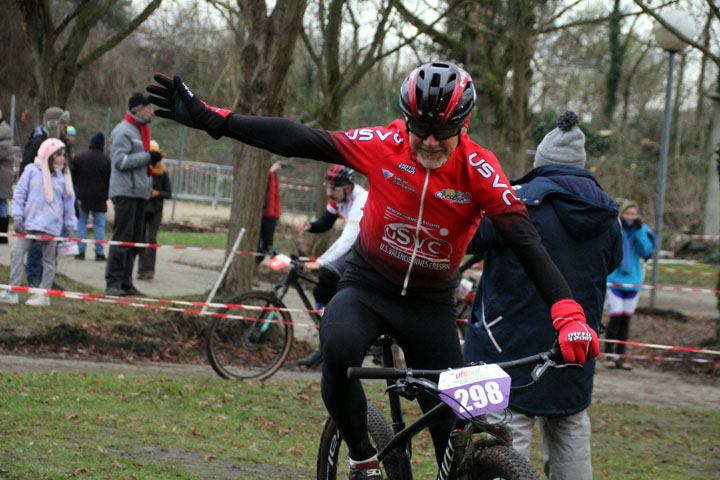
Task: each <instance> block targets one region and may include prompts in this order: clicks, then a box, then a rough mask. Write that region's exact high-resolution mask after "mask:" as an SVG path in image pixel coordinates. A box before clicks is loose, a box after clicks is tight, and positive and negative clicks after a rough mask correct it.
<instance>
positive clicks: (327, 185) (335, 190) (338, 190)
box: [324, 183, 347, 192]
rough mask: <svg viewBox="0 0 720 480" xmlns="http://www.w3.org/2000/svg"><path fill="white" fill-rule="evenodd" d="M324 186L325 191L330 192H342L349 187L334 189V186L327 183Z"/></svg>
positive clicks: (343, 186)
mask: <svg viewBox="0 0 720 480" xmlns="http://www.w3.org/2000/svg"><path fill="white" fill-rule="evenodd" d="M324 185H325V190H329V191H331V192H341V191H342V190H343V189H344V188H345V187H347V185H342V186H339V187H334V186H332V185H329V184H327V183H325V184H324Z"/></svg>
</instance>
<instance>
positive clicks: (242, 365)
mask: <svg viewBox="0 0 720 480" xmlns="http://www.w3.org/2000/svg"><path fill="white" fill-rule="evenodd" d="M224 303H226V304H240V305H247V306H256V307H276V308H285V305H283V304H282V302H280V301H278V300H277V299H276V298H275V296H274V295H273V294H271V293H268V292H244V293H241V294H238V295H236V296H234V297H232V298H230V299H228V300H226V301H225V302H224ZM219 313H227V314H228V315H232V316H242V317H248V319H240V318H223V317H215V319H214V320H213V322H212V325H211V326H210V328H209V329H208V332H207V337H206V342H205V347H206V352H207V356H208V360H209V361H210V365H212V367H213V369H214V370H215V372H217V374H218V375H220V376H221V377H222V378H226V379H234V380H247V379H255V380H265V379H266V378H268V377H270V376H271V375H273V374H274V373H275V372H277V371H278V370H279V369H280V367H282V365H283V363H284V362H285V359H286V358H287V356H288V354H289V353H290V348H291V347H292V340H293V327H292V318H291V317H290V314H289V313H288V312H285V311H276V310H262V309H251V308H247V309H244V308H238V309H236V308H232V309H228V308H226V309H223V310H220V312H219Z"/></svg>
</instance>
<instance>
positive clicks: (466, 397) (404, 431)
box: [317, 336, 570, 480]
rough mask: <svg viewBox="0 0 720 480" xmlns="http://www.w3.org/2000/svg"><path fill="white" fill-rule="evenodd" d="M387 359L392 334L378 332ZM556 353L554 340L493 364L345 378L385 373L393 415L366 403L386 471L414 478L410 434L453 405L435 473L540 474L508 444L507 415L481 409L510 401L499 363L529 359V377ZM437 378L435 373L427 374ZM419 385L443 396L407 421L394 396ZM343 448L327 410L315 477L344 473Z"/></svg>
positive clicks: (493, 479)
mask: <svg viewBox="0 0 720 480" xmlns="http://www.w3.org/2000/svg"><path fill="white" fill-rule="evenodd" d="M379 342H380V344H381V345H382V348H383V356H384V359H385V364H386V365H394V363H393V362H394V358H393V353H392V348H391V347H392V344H393V342H394V341H393V339H392V338H390V337H388V336H383V337H381V338H380V340H379ZM561 358H562V355H561V354H560V349H559V348H553V349H551V350H548V351H547V352H542V353H539V354H536V355H532V356H529V357H525V358H521V359H518V360H514V361H509V362H502V363H498V364H491V365H484V364H483V365H470V366H466V367H463V368H459V369H448V370H413V369H399V368H392V367H385V368H359V367H351V368H349V369H348V377H349V378H358V379H385V380H386V381H387V388H386V390H385V392H386V393H387V395H388V402H389V406H390V412H391V417H392V425H393V428H392V429H391V428H390V426H389V425H388V423H387V421H386V420H385V418H384V417H383V415H382V414H381V413H380V412H379V411H378V409H377V408H375V407H374V406H373V405H372V404H370V403H368V430H369V433H370V438H371V440H372V442H373V443H374V444H375V447H376V448H377V450H378V460H379V461H380V463H381V464H382V465H383V468H384V471H385V473H384V475H385V477H384V478H387V479H390V480H412V478H413V473H412V468H411V460H412V439H413V437H414V436H416V435H417V434H418V433H420V432H421V431H422V430H424V429H426V428H427V427H428V426H430V425H432V424H433V423H436V422H437V421H440V420H445V419H446V418H448V415H449V414H450V412H451V411H452V412H454V414H455V420H454V422H455V423H454V425H453V428H452V433H451V434H450V439H449V440H448V444H447V447H446V449H445V456H444V460H443V463H442V465H441V467H440V468H439V471H438V473H437V477H436V478H437V479H438V480H446V479H458V480H539V478H540V477H539V476H538V474H537V473H536V472H535V470H534V469H533V467H532V466H531V465H530V463H529V462H528V461H527V460H526V459H525V458H524V457H523V456H521V455H520V454H519V453H517V452H516V451H515V450H513V449H512V434H511V433H510V429H509V428H508V427H507V426H506V424H505V423H506V422H498V423H491V422H489V421H488V420H487V418H486V415H485V414H486V413H489V412H490V411H496V410H501V409H504V408H505V407H506V406H507V403H508V395H509V390H510V377H509V376H508V375H507V373H505V372H504V370H509V369H513V368H518V367H523V366H527V365H535V368H534V369H533V371H532V379H533V381H534V382H537V381H538V380H539V379H540V377H542V376H543V375H544V374H545V373H546V372H547V371H548V370H550V369H553V368H565V367H568V366H570V365H559V364H557V363H556V361H558V360H560V359H561ZM433 380H435V381H433ZM421 392H425V393H428V394H431V395H433V396H436V397H438V398H440V399H441V400H442V401H443V403H439V404H438V405H437V406H436V407H434V408H433V409H431V410H430V411H428V412H427V413H426V414H424V415H423V416H421V417H420V418H419V419H418V420H416V421H415V422H413V423H412V424H410V425H408V426H406V425H405V422H404V420H403V414H402V409H401V403H400V397H403V398H406V399H409V400H414V399H415V398H417V396H418V395H419V394H420V393H421ZM347 458H348V454H347V448H346V447H344V445H343V441H342V437H341V435H340V431H339V430H338V428H337V426H336V425H335V422H334V421H333V420H332V418H328V420H327V421H326V422H325V427H324V428H323V432H322V435H321V438H320V448H319V451H318V460H317V478H318V480H331V479H332V480H334V479H337V478H344V476H345V475H347V470H348V464H347V463H348V462H347Z"/></svg>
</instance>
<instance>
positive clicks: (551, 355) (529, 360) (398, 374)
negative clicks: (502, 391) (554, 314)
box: [347, 347, 562, 380]
mask: <svg viewBox="0 0 720 480" xmlns="http://www.w3.org/2000/svg"><path fill="white" fill-rule="evenodd" d="M547 360H553V361H560V362H561V361H562V353H561V352H560V348H558V347H553V348H551V349H550V350H548V351H546V352H542V353H538V354H535V355H530V356H529V357H525V358H519V359H517V360H509V361H507V362H498V363H497V365H498V366H499V367H500V368H502V369H503V370H512V369H514V368H520V367H524V366H527V365H533V364H538V363H543V362H546V361H547ZM446 371H448V369H444V370H414V369H412V368H387V367H385V368H365V367H350V368H348V370H347V376H348V378H363V379H377V380H380V379H385V380H397V379H400V378H405V377H414V378H427V379H429V380H435V379H437V378H438V377H439V376H440V374H441V373H442V372H446Z"/></svg>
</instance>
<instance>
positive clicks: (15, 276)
mask: <svg viewBox="0 0 720 480" xmlns="http://www.w3.org/2000/svg"><path fill="white" fill-rule="evenodd" d="M28 233H31V232H28ZM32 233H38V234H41V235H47V234H43V233H42V232H32ZM33 242H37V243H39V244H40V248H41V249H42V265H43V272H42V279H41V280H40V288H45V289H50V288H51V287H52V284H53V280H55V263H56V259H57V246H58V242H55V241H51V240H29V239H27V238H15V241H14V242H13V244H12V247H11V248H10V285H16V286H18V285H20V282H21V281H22V275H23V260H24V258H25V253H27V251H28V249H29V248H30V245H32V244H33Z"/></svg>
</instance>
